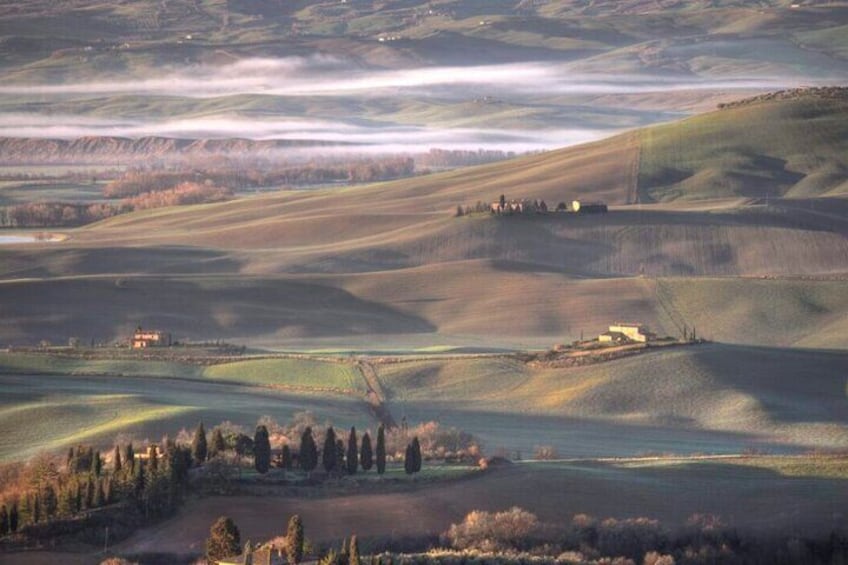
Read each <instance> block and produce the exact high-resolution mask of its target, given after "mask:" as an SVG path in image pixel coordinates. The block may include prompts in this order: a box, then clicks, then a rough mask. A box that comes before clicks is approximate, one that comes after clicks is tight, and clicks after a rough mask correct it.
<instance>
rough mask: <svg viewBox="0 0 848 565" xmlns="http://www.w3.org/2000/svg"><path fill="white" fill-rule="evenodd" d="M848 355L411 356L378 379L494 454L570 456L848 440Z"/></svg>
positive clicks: (718, 349) (832, 444) (711, 348)
mask: <svg viewBox="0 0 848 565" xmlns="http://www.w3.org/2000/svg"><path fill="white" fill-rule="evenodd" d="M844 362H845V354H844V353H836V352H832V353H826V352H821V351H798V350H791V349H766V348H751V347H741V346H727V345H708V346H696V347H687V348H679V349H678V348H674V349H669V350H661V351H657V352H654V353H648V354H643V355H639V356H636V357H630V358H625V359H620V360H617V361H612V362H607V363H601V364H596V365H589V366H584V367H576V368H567V369H554V368H545V367H531V366H526V365H523V364H522V363H519V362H518V361H515V360H505V359H501V358H485V359H474V360H442V361H436V360H431V361H410V362H403V363H397V364H390V365H386V366H381V367H380V368H379V374H380V378H381V380H382V381H383V382H384V384H385V387H386V388H387V390H388V394H389V404H390V406H391V408H392V411H393V413H395V415H396V417H397V414H398V413H401V414H408V415H410V416H411V417H413V418H426V417H427V416H426V414H427V413H428V412H429V413H435V414H439V415H440V416H439V420H440V421H442V423H446V424H450V425H455V426H457V427H460V428H461V429H464V430H467V431H470V432H472V433H475V434H478V435H480V436H481V437H482V438H483V440H484V442H486V445H487V447H488V448H489V449H498V448H504V449H506V450H507V452H508V453H514V452H515V451H516V450H519V451H522V452H523V453H525V454H526V453H529V452H531V450H532V449H533V448H534V446H536V445H552V446H554V447H555V448H556V449H558V450H559V451H560V453H561V454H563V455H564V456H586V455H588V454H592V453H594V454H598V453H599V451H598V450H606V451H603V453H605V454H609V455H635V454H638V453H646V452H652V451H653V452H660V453H665V452H671V453H697V452H706V453H728V452H730V453H732V452H739V451H742V450H743V449H746V448H749V447H754V446H759V447H760V448H763V449H766V450H778V451H784V450H790V451H791V450H798V449H801V450H803V449H812V448H831V449H833V448H836V449H844V448H846V447H848V427H846V426H845V423H844V422H845V419H846V417H848V412H846V407H845V385H844V378H843V377H842V376H841V368H840V366H841V364H843V363H844Z"/></svg>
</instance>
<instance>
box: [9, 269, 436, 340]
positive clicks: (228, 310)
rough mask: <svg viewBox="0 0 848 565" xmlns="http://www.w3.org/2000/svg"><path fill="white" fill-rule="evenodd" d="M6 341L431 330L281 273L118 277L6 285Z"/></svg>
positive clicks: (376, 306)
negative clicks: (147, 332)
mask: <svg viewBox="0 0 848 565" xmlns="http://www.w3.org/2000/svg"><path fill="white" fill-rule="evenodd" d="M0 302H2V304H3V305H4V311H3V315H4V316H3V323H2V325H0V336H2V339H3V341H6V342H13V343H16V344H17V343H20V344H34V343H38V342H39V341H40V340H42V339H48V340H50V341H52V342H53V343H58V344H62V343H67V341H68V339H69V337H79V338H81V339H82V340H83V342H88V341H89V340H91V339H94V340H95V341H98V342H101V341H111V340H114V339H122V338H123V339H125V338H127V337H128V336H129V335H130V333H131V332H132V330H133V328H135V327H136V326H138V325H141V326H142V327H146V328H159V329H162V330H166V331H169V332H171V333H172V335H173V337H174V338H175V339H177V340H190V341H199V340H205V341H208V340H219V339H220V340H233V341H238V340H244V339H249V338H253V337H256V336H272V337H274V336H276V337H307V338H309V337H326V336H355V335H362V334H367V335H382V334H394V333H407V334H412V333H431V332H433V331H434V330H435V327H434V326H433V325H431V324H430V323H428V322H426V321H425V320H423V319H422V318H419V317H417V316H414V315H410V314H405V313H403V312H400V311H398V310H395V309H393V308H391V307H389V306H385V305H383V304H380V303H376V302H372V301H368V300H363V299H360V298H357V297H356V296H354V295H352V294H350V293H349V292H347V291H344V290H341V289H338V288H334V287H329V286H324V285H320V284H313V283H308V282H293V281H286V280H279V279H253V278H247V279H242V278H229V277H224V278H215V277H199V278H196V279H193V278H161V277H140V278H135V277H115V278H111V277H110V278H108V279H93V280H90V279H68V280H53V281H39V282H21V283H15V284H6V285H3V287H2V288H0Z"/></svg>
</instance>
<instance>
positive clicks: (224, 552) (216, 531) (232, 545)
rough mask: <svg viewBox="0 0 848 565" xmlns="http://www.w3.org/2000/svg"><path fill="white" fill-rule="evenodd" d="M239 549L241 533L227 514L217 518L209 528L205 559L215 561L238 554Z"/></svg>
mask: <svg viewBox="0 0 848 565" xmlns="http://www.w3.org/2000/svg"><path fill="white" fill-rule="evenodd" d="M240 551H241V534H240V533H239V529H238V528H237V527H236V525H235V523H233V520H232V519H231V518H229V517H227V516H221V517H220V518H218V519H217V520H216V521H215V523H214V524H212V527H211V528H210V529H209V538H208V539H207V540H206V559H207V560H208V561H209V562H210V563H217V562H218V561H220V560H221V559H225V558H227V557H232V556H234V555H238V554H239V552H240Z"/></svg>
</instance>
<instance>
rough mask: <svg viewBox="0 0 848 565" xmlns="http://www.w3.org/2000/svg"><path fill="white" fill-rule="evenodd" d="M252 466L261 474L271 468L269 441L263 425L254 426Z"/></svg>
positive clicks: (266, 430)
mask: <svg viewBox="0 0 848 565" xmlns="http://www.w3.org/2000/svg"><path fill="white" fill-rule="evenodd" d="M253 466H254V467H255V468H256V470H257V471H258V472H259V473H262V474H263V475H264V474H265V473H267V472H268V469H270V468H271V442H270V440H269V439H268V428H266V427H265V426H256V433H255V434H254V435H253Z"/></svg>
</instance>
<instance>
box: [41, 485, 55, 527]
mask: <svg viewBox="0 0 848 565" xmlns="http://www.w3.org/2000/svg"><path fill="white" fill-rule="evenodd" d="M58 507H59V499H58V498H56V489H55V488H53V485H52V484H50V483H47V484H46V485H44V489H42V491H41V513H42V515H43V516H44V517H45V518H46V519H50V518H52V517H53V516H55V515H56V509H57V508H58Z"/></svg>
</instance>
